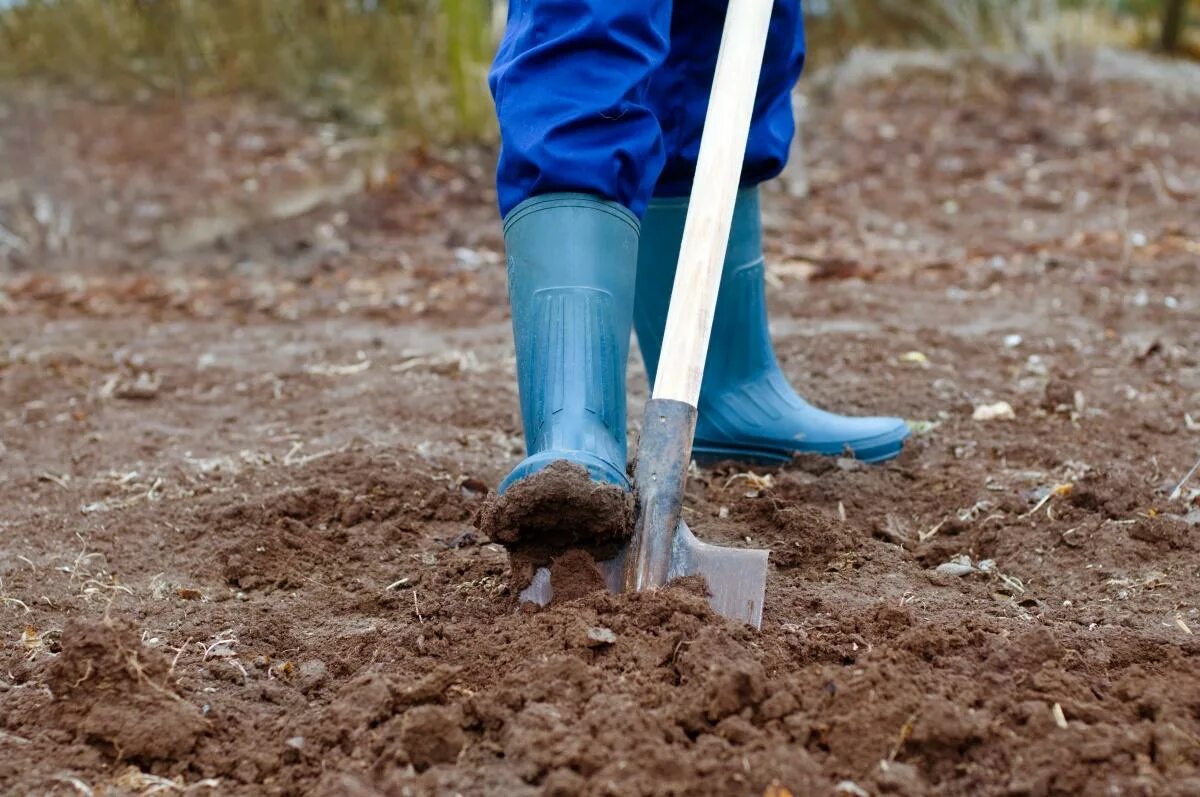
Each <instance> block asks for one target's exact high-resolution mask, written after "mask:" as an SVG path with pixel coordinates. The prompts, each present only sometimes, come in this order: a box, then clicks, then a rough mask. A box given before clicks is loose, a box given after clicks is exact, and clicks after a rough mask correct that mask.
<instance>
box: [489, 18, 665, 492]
mask: <svg viewBox="0 0 1200 797" xmlns="http://www.w3.org/2000/svg"><path fill="white" fill-rule="evenodd" d="M669 21H670V0H513V2H512V4H511V5H510V7H509V22H508V29H507V32H506V34H505V37H504V41H503V43H502V45H501V47H500V49H499V51H498V53H497V56H496V61H495V64H494V65H493V69H492V72H491V80H490V82H491V87H492V92H493V95H494V97H495V101H496V111H497V115H498V118H499V122H500V136H501V154H500V163H499V166H498V169H497V193H498V196H499V202H500V210H501V213H502V214H503V215H504V243H505V249H506V254H507V261H508V280H509V299H510V302H511V304H512V315H513V337H514V340H515V343H516V354H517V376H518V386H519V390H520V397H521V415H522V419H523V423H524V432H525V443H526V449H527V454H528V456H527V457H526V458H525V460H523V461H522V462H521V463H520V464H519V465H517V467H516V468H515V469H514V470H513V471H512V472H511V473H510V474H509V475H508V476H507V477H506V478H505V479H504V481H503V482H502V483H501V485H500V492H502V493H503V492H505V491H507V490H508V488H509V487H511V486H512V485H513V484H515V483H516V482H518V481H520V480H521V479H524V478H526V477H528V476H531V475H533V474H535V473H537V472H538V471H540V470H542V469H543V468H544V467H546V466H547V465H549V464H550V463H551V462H555V461H558V460H568V461H570V462H574V463H576V464H578V465H582V466H583V467H585V468H586V469H587V471H588V474H589V476H590V477H591V479H593V480H596V481H601V482H607V483H611V484H616V485H618V486H620V487H622V488H624V489H628V488H629V483H628V480H627V478H626V440H625V366H626V361H627V360H628V355H629V337H630V330H631V326H632V313H633V292H634V280H635V270H636V265H637V248H638V219H637V216H638V215H639V214H640V213H642V212H644V210H645V207H646V203H647V201H648V200H649V197H650V193H651V191H652V188H653V186H654V183H655V181H656V179H657V177H658V172H659V170H660V169H661V168H662V161H663V146H662V134H661V130H660V127H659V123H658V120H657V119H656V118H655V116H654V114H653V112H652V111H651V109H650V108H649V107H648V106H647V105H646V102H645V100H646V92H647V84H648V82H649V79H650V75H651V74H652V73H653V71H654V70H655V69H656V68H657V67H658V66H659V65H661V63H662V61H663V59H664V58H665V57H666V52H667V37H668V25H669Z"/></svg>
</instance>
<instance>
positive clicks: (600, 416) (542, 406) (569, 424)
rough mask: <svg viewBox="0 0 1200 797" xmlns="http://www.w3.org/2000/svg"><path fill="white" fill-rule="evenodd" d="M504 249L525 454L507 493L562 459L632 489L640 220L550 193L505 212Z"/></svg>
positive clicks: (617, 208)
mask: <svg viewBox="0 0 1200 797" xmlns="http://www.w3.org/2000/svg"><path fill="white" fill-rule="evenodd" d="M504 246H505V249H506V251H507V256H508V292H509V300H510V302H511V304H512V319H513V338H514V341H515V343H516V350H517V383H518V388H519V390H520V394H521V417H522V419H523V421H524V426H525V447H526V451H527V452H528V456H526V458H525V459H524V460H523V461H522V462H521V463H520V464H519V465H517V467H516V468H515V469H514V470H513V471H512V473H510V474H508V476H507V477H506V478H505V479H504V481H503V482H501V484H500V490H499V491H500V493H501V494H503V493H504V491H505V490H507V489H508V488H509V487H510V486H511V485H512V484H513V483H515V482H517V481H519V480H521V479H524V478H526V477H528V476H532V475H533V474H534V473H537V472H538V471H539V470H541V469H542V468H544V467H546V466H547V465H549V464H550V463H551V462H555V461H557V460H569V461H571V462H575V463H578V464H580V465H582V466H584V467H585V468H587V471H588V473H589V474H590V476H591V478H592V479H593V480H595V481H601V482H608V483H611V484H616V485H619V486H620V487H622V488H624V489H626V490H628V489H629V488H630V485H629V480H628V478H627V476H626V474H625V464H626V442H625V366H626V363H627V361H628V359H629V336H630V331H631V327H632V324H633V293H634V284H635V271H636V268H637V251H638V221H637V218H636V217H635V216H634V215H633V214H632V213H630V212H629V211H628V210H627V209H626V208H624V207H623V206H621V205H619V204H617V203H615V202H607V201H604V200H601V199H599V198H597V197H594V196H591V195H588V194H544V195H541V196H536V197H533V198H532V199H528V200H526V201H524V202H522V203H521V204H520V205H518V206H517V207H515V208H514V209H513V210H512V212H511V213H509V214H508V217H507V218H506V219H505V221H504Z"/></svg>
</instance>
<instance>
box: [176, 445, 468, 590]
mask: <svg viewBox="0 0 1200 797" xmlns="http://www.w3.org/2000/svg"><path fill="white" fill-rule="evenodd" d="M413 471H414V468H413V465H412V463H410V462H407V461H403V460H401V461H395V460H381V459H378V458H363V457H360V456H356V455H353V454H347V455H341V456H338V457H333V458H331V461H329V462H328V463H321V465H320V467H316V468H312V469H310V470H309V471H307V472H306V473H304V482H307V483H304V482H302V483H301V484H298V485H295V486H291V487H287V488H285V489H282V490H277V491H275V492H273V493H271V494H268V495H266V496H263V497H261V498H257V499H254V500H252V501H237V502H233V503H229V502H227V501H214V502H213V504H214V505H213V506H212V507H211V508H208V509H206V510H204V511H203V512H202V513H201V523H200V525H199V526H198V527H197V532H196V533H197V534H198V535H201V536H202V538H204V539H208V540H216V541H217V544H218V545H219V552H218V557H219V560H220V561H221V562H222V566H223V571H222V572H223V575H224V577H225V579H226V580H227V581H228V582H229V583H230V584H231V585H232V586H234V587H236V588H238V589H241V590H251V589H259V588H268V587H270V588H280V589H287V588H294V587H296V586H297V585H298V584H299V583H300V582H302V581H303V580H304V579H307V578H311V575H312V571H313V569H314V568H316V567H318V566H322V565H327V564H328V563H332V562H339V561H359V560H361V559H362V557H363V556H365V555H367V554H368V553H369V551H370V549H371V547H373V546H374V545H375V544H377V543H378V542H380V541H383V542H392V543H394V542H396V541H399V540H402V539H404V538H406V537H411V536H412V535H414V534H415V533H416V529H417V528H418V527H419V525H420V524H421V523H428V522H436V521H466V520H468V519H469V518H470V517H471V516H472V512H473V508H474V503H475V499H474V498H472V497H471V495H470V493H469V491H468V490H464V489H462V488H458V487H456V486H455V485H453V484H446V483H439V482H437V481H435V480H434V479H432V478H429V477H428V476H424V475H419V474H417V473H414V472H413ZM247 532H250V533H247ZM325 572H326V573H328V572H329V570H328V569H326V570H325Z"/></svg>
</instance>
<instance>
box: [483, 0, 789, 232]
mask: <svg viewBox="0 0 1200 797" xmlns="http://www.w3.org/2000/svg"><path fill="white" fill-rule="evenodd" d="M726 6H727V0H511V2H510V4H509V10H508V27H507V30H506V32H505V35H504V40H503V41H502V42H501V44H500V49H499V50H498V51H497V53H496V60H495V62H494V63H493V65H492V70H491V73H490V75H489V81H488V82H489V84H490V86H491V89H492V96H493V98H494V99H495V102H496V113H497V115H498V117H499V121H500V144H501V146H500V162H499V166H498V168H497V174H496V184H497V193H498V195H499V201H500V212H501V214H502V215H507V213H508V212H509V211H510V210H512V209H513V208H514V207H516V206H517V205H518V204H520V203H521V202H522V201H523V200H525V199H528V198H529V197H531V196H536V195H538V194H547V193H553V192H559V191H581V192H584V193H589V194H596V195H598V196H600V197H603V198H604V199H610V200H613V201H616V202H620V203H621V204H622V205H624V206H625V207H627V208H629V209H630V210H631V211H633V213H634V214H635V215H637V216H638V217H639V218H641V216H642V214H643V213H644V211H645V209H646V204H647V202H648V201H649V199H650V197H651V196H664V197H672V196H686V195H688V194H689V193H691V188H692V177H693V175H694V174H695V171H696V156H697V153H698V152H699V149H700V133H701V131H702V129H703V127H704V113H705V109H706V108H707V107H708V93H709V90H710V89H711V87H712V77H713V70H714V69H715V67H716V62H717V50H718V48H719V46H720V42H721V29H722V26H723V24H724V19H725V9H726ZM803 64H804V21H803V17H802V15H801V10H800V0H776V2H775V8H774V10H773V12H772V17H771V30H770V34H769V36H768V39H767V49H766V54H765V56H764V59H763V68H762V76H761V78H760V80H759V86H758V96H757V100H756V101H755V108H754V121H753V123H752V126H751V128H750V140H749V143H748V144H747V147H746V159H745V163H744V165H743V171H742V185H743V186H748V185H756V184H758V183H760V182H762V181H764V180H768V179H770V178H772V177H774V176H776V175H777V174H779V172H780V171H782V170H783V166H784V163H786V161H787V154H788V148H789V145H790V143H791V139H792V134H793V133H794V131H795V122H794V120H793V118H792V106H791V90H792V87H793V86H794V85H795V83H796V80H797V79H798V78H799V76H800V70H801V68H802V67H803Z"/></svg>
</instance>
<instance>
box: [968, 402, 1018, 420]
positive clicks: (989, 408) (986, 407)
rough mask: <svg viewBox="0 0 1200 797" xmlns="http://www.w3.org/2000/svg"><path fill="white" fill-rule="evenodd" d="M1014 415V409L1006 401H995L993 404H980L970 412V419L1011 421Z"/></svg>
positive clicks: (1015, 414)
mask: <svg viewBox="0 0 1200 797" xmlns="http://www.w3.org/2000/svg"><path fill="white" fill-rule="evenodd" d="M1016 417H1017V413H1016V411H1015V410H1014V409H1013V408H1012V405H1011V404H1009V403H1008V402H1007V401H997V402H996V403H995V404H981V405H979V406H978V407H976V408H975V411H974V412H973V413H971V419H972V420H975V421H1011V420H1012V419H1014V418H1016Z"/></svg>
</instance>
